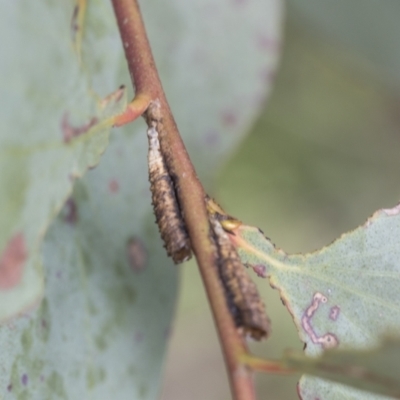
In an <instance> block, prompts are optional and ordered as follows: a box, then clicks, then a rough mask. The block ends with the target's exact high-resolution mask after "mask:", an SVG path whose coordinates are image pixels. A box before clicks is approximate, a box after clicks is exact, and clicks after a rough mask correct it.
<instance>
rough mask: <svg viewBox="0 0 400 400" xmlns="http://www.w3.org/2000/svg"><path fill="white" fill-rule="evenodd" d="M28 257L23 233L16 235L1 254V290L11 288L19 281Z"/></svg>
mask: <svg viewBox="0 0 400 400" xmlns="http://www.w3.org/2000/svg"><path fill="white" fill-rule="evenodd" d="M26 257H27V250H26V246H25V239H24V236H23V234H22V233H17V234H16V235H14V236H13V237H12V238H11V239H10V240H9V241H8V243H7V245H6V247H5V249H4V250H3V253H2V254H1V256H0V290H1V289H3V290H5V289H11V288H13V287H14V286H15V285H17V284H18V283H19V281H20V280H21V277H22V270H23V266H24V263H25V260H26Z"/></svg>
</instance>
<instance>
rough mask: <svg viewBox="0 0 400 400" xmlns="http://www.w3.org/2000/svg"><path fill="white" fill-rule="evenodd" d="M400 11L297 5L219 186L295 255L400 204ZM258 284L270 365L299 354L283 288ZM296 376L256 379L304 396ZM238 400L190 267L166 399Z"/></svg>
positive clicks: (240, 212) (263, 391) (399, 5)
mask: <svg viewBox="0 0 400 400" xmlns="http://www.w3.org/2000/svg"><path fill="white" fill-rule="evenodd" d="M384 5H385V6H384ZM399 15H400V2H397V1H395V2H393V1H386V0H385V1H382V2H373V1H370V0H368V1H367V0H364V1H355V0H354V1H352V2H347V1H328V0H327V1H315V0H308V1H305V2H301V1H297V0H292V1H291V2H289V3H288V6H287V18H286V26H285V40H284V43H283V48H282V51H283V54H282V60H281V66H280V68H279V71H278V74H277V76H276V82H275V87H274V90H273V93H272V96H271V97H270V99H269V100H268V102H267V104H266V105H265V109H264V112H263V114H262V115H261V116H260V117H259V119H258V121H256V122H255V124H254V127H253V129H252V131H251V132H250V134H249V135H248V137H247V138H246V140H245V141H244V142H243V143H242V144H241V146H240V148H238V149H237V152H236V153H235V154H234V155H233V157H232V158H231V160H230V162H229V163H228V164H227V165H226V167H225V168H224V169H223V171H221V173H220V175H219V177H218V180H217V182H216V184H215V186H214V187H213V188H210V192H211V193H212V194H213V195H214V196H215V197H216V199H218V201H219V202H220V203H221V204H222V205H223V207H224V208H225V209H226V210H227V211H228V212H229V213H230V214H232V215H234V216H236V217H238V218H239V219H241V220H243V221H244V222H245V223H247V224H250V225H256V226H258V227H260V228H261V229H262V230H263V231H264V232H265V234H266V235H267V236H268V237H270V238H271V239H272V241H273V242H274V243H275V244H276V245H277V246H278V247H281V248H283V249H284V250H285V251H286V252H289V253H293V252H309V251H313V250H316V249H318V248H320V247H322V246H324V245H327V244H329V243H330V242H332V241H333V240H334V239H335V238H337V237H338V236H340V234H341V233H344V232H346V231H349V230H353V229H354V228H356V227H357V226H358V225H360V224H362V223H364V221H365V220H366V219H367V217H368V216H370V215H371V214H372V213H373V212H374V211H375V210H377V209H379V208H386V207H391V206H394V205H395V204H396V203H397V202H398V201H399V198H400V182H399V175H400V174H399V172H400V157H399V156H398V154H399V149H400V96H399V88H400V27H399V26H398V25H399V24H398V16H399ZM252 276H253V277H254V275H252ZM255 279H256V281H257V283H258V284H259V287H260V290H261V292H262V294H263V295H264V297H265V302H266V304H267V310H268V313H269V315H270V317H271V319H272V324H273V333H272V336H271V338H270V339H269V340H268V341H267V342H264V343H260V344H254V345H253V344H252V346H251V347H252V349H253V350H254V352H255V353H256V354H259V355H263V356H265V357H270V358H273V357H279V356H280V355H281V353H282V351H283V350H284V349H285V348H288V347H292V348H301V347H302V343H300V341H299V339H298V337H297V333H296V329H295V327H294V324H293V322H292V320H291V318H290V315H289V313H288V312H287V310H286V309H285V307H284V306H283V305H282V303H281V302H280V299H279V294H278V292H277V291H274V290H272V289H271V288H270V287H269V285H268V282H267V281H266V280H263V279H259V278H255ZM297 380H298V376H294V377H276V376H268V375H259V376H257V390H258V393H259V399H265V400H278V399H288V400H291V399H297V398H298V397H297V394H296V382H297ZM230 398H231V397H230V393H229V387H228V382H227V378H226V374H225V367H224V364H223V361H222V358H221V352H220V348H219V344H218V340H217V337H216V334H215V329H214V326H213V321H212V318H211V315H210V311H209V306H208V303H207V299H206V297H205V294H204V290H203V286H202V282H201V280H200V277H199V274H198V271H197V267H196V266H195V264H194V263H193V262H191V263H189V264H187V265H185V266H183V268H182V285H181V293H180V300H179V304H178V309H177V318H176V321H175V325H174V331H173V335H172V340H171V343H170V346H169V355H168V359H167V364H166V372H165V381H164V384H163V391H162V400H225V399H226V400H228V399H230Z"/></svg>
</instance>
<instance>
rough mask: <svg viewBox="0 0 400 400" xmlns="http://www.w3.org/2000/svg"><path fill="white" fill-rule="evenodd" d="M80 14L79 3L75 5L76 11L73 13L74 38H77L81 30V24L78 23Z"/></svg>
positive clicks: (72, 27)
mask: <svg viewBox="0 0 400 400" xmlns="http://www.w3.org/2000/svg"><path fill="white" fill-rule="evenodd" d="M78 14H79V5H78V4H77V5H76V6H75V7H74V11H73V13H72V18H71V35H72V40H75V37H76V34H77V32H78V30H79V24H78Z"/></svg>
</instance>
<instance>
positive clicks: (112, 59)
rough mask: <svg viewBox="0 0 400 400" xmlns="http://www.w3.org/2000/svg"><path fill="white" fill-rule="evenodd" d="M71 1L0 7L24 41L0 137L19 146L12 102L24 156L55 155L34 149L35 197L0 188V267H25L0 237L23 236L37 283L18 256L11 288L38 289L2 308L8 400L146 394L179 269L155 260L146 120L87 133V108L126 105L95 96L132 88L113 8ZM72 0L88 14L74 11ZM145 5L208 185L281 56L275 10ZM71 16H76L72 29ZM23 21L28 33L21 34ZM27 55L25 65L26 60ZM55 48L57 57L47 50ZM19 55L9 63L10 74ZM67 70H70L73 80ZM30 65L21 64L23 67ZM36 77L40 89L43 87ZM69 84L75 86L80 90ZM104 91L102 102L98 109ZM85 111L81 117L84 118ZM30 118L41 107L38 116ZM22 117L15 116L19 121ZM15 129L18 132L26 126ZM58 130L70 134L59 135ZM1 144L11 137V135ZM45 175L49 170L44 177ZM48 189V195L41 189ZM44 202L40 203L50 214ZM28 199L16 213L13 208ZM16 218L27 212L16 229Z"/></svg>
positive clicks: (169, 89)
mask: <svg viewBox="0 0 400 400" xmlns="http://www.w3.org/2000/svg"><path fill="white" fill-rule="evenodd" d="M25 3H26V4H25ZM77 4H79V5H80V8H79V9H78V12H77V13H76V12H75V14H74V7H75V5H76V4H75V2H74V1H72V0H71V1H69V2H66V3H65V4H64V3H63V4H61V3H60V4H59V3H58V2H52V1H47V2H45V3H40V4H36V3H31V2H24V7H22V2H21V3H18V4H17V3H16V4H15V5H14V4H13V5H8V4H7V5H4V8H5V12H4V13H1V14H0V15H2V16H7V18H6V19H5V20H4V23H3V24H2V28H1V29H3V30H7V32H8V30H10V32H11V29H14V30H16V31H18V33H15V35H21V40H20V41H21V45H20V46H21V48H24V49H25V51H27V52H28V53H30V57H26V58H27V59H26V60H24V61H25V65H23V66H22V62H21V61H20V56H21V54H20V53H19V52H16V51H15V47H12V48H11V47H9V51H10V53H7V57H8V58H7V57H6V58H7V60H8V61H7V63H8V64H7V66H8V70H5V69H3V66H2V72H3V70H5V71H7V73H9V74H11V75H12V76H13V80H12V79H9V80H7V82H5V84H9V83H12V84H11V85H10V87H9V89H8V92H7V93H10V98H11V99H12V93H13V90H14V88H13V86H18V85H19V87H20V91H21V93H22V94H21V95H20V96H19V98H18V99H17V100H18V101H17V100H15V101H14V100H13V101H12V102H11V101H10V106H9V110H8V114H9V115H10V117H9V118H8V119H7V121H8V124H7V125H6V127H5V128H4V129H3V128H2V133H3V134H4V137H5V139H4V140H5V142H6V144H7V145H8V142H12V140H16V139H15V138H16V136H15V135H14V133H13V132H14V130H13V129H14V125H13V121H15V119H18V116H19V114H18V112H19V111H20V110H21V109H22V110H23V111H24V112H26V113H28V114H29V117H30V118H28V120H29V123H32V124H33V125H34V126H37V131H33V130H31V131H32V133H31V134H30V135H29V136H28V139H29V140H28V139H26V137H25V136H22V135H23V134H24V132H26V131H27V129H19V128H18V129H19V132H21V141H22V142H23V143H24V146H26V151H25V147H24V148H23V150H24V151H25V152H23V155H24V154H25V153H26V152H27V153H30V152H33V153H34V155H36V150H35V149H36V148H37V147H40V146H41V145H42V143H44V148H45V150H46V149H47V147H48V146H50V147H51V146H53V142H54V143H55V144H56V145H55V146H56V147H57V146H58V147H59V148H60V149H61V150H60V151H59V152H58V153H57V154H56V156H54V159H50V160H49V159H48V158H46V157H43V155H42V153H40V154H37V159H35V160H36V161H37V162H38V167H37V168H38V169H39V171H34V170H32V169H30V168H29V169H28V170H29V171H30V174H33V172H35V174H34V176H35V177H36V178H37V181H38V183H37V188H36V186H35V190H36V191H38V192H40V194H41V195H42V197H43V199H42V197H40V198H39V197H37V196H36V197H33V198H28V197H27V196H26V194H25V191H22V190H20V189H19V187H16V186H14V187H15V189H14V192H17V193H18V195H19V203H18V202H15V201H14V200H13V197H12V193H9V198H7V199H8V200H7V202H6V201H4V203H3V200H2V202H1V204H0V215H2V213H3V211H4V210H6V206H7V207H11V206H12V207H14V208H13V213H14V214H13V215H14V216H15V217H14V219H9V220H8V219H7V221H8V222H7V223H8V225H6V224H3V225H2V226H4V230H3V231H2V234H4V238H5V239H4V243H7V240H9V238H10V237H11V238H13V240H12V242H11V243H12V246H8V247H7V246H6V245H2V247H1V248H5V250H4V251H3V258H2V260H3V259H6V260H9V259H11V260H21V259H22V261H23V260H24V255H25V248H24V247H23V246H21V241H20V237H19V236H16V237H14V236H12V233H13V232H16V233H18V232H19V231H20V230H21V229H23V232H25V231H28V230H33V229H35V231H34V232H35V235H33V234H32V243H35V255H36V258H35V266H36V269H33V267H32V268H31V269H33V270H34V271H35V273H36V275H35V276H36V280H34V279H32V278H31V277H30V276H27V275H26V274H27V271H28V270H29V269H28V267H27V264H26V263H25V265H24V263H23V262H20V263H19V264H20V265H22V266H23V273H24V275H23V276H25V275H26V278H24V279H25V280H23V282H25V286H21V284H20V283H18V284H17V286H15V290H19V294H20V296H21V298H22V297H23V296H27V295H26V294H27V293H29V291H32V292H34V294H35V296H31V297H32V298H33V299H34V300H36V301H38V300H40V298H41V297H43V301H42V302H41V303H40V306H39V307H37V308H35V309H32V310H30V311H29V310H28V311H26V308H25V307H22V303H21V302H19V303H16V304H14V303H10V302H9V301H2V302H0V304H1V306H0V307H3V308H4V310H5V312H7V313H8V315H10V316H11V315H14V316H15V318H12V319H11V320H10V319H8V321H7V323H3V325H2V326H1V327H0V346H1V348H2V349H3V350H2V356H1V358H0V367H1V369H2V371H3V373H2V374H0V389H1V391H0V393H6V396H7V399H26V398H29V399H34V400H35V399H40V400H42V399H56V398H61V399H77V398H83V399H87V398H93V399H100V398H114V399H128V398H129V399H154V398H156V397H157V394H158V390H159V380H160V376H161V371H162V364H163V363H162V360H163V356H164V353H165V345H166V342H167V338H168V335H169V332H170V325H171V318H172V315H173V308H174V304H175V297H176V293H177V281H178V269H177V268H176V267H175V266H173V265H172V263H171V261H170V260H169V259H167V257H166V255H165V251H164V249H163V248H162V244H161V241H160V239H159V233H158V232H157V227H156V225H155V223H154V216H153V211H152V209H151V205H150V193H149V184H148V181H147V165H146V153H147V139H146V134H145V130H146V128H145V125H144V123H143V122H140V121H139V122H135V123H134V124H132V125H129V126H127V127H123V128H122V129H118V130H116V131H115V133H113V135H112V136H111V139H110V143H109V145H108V132H107V131H105V132H102V131H99V129H97V130H95V129H94V128H93V129H92V130H90V129H89V130H88V131H87V132H86V131H85V129H84V128H85V127H86V126H88V124H90V122H91V121H92V120H91V118H92V117H93V115H97V114H93V112H94V111H93V110H98V109H100V111H101V113H102V114H101V115H100V116H99V117H98V118H99V121H100V122H101V118H102V117H104V118H107V117H109V116H110V115H113V114H114V113H116V112H118V110H119V108H120V105H121V104H122V103H124V101H123V100H118V97H114V98H113V97H111V98H108V97H107V95H109V94H110V93H112V92H114V91H115V90H116V89H117V88H118V87H119V86H120V85H121V84H123V85H126V86H127V87H129V86H130V85H131V83H130V78H129V74H128V72H127V70H126V61H125V59H124V56H123V45H126V44H124V43H121V40H120V37H119V33H118V31H117V26H116V22H115V17H114V13H113V10H112V7H111V2H109V1H106V0H91V1H88V2H87V4H86V2H85V1H78V2H77ZM85 4H86V5H87V8H86V12H85V13H83V14H81V13H82V12H83V11H82V10H84V8H82V5H85ZM142 6H143V14H144V17H145V23H146V26H147V28H148V31H149V36H150V42H151V44H152V48H153V51H154V54H155V58H156V62H157V65H158V67H159V70H160V75H161V79H162V81H163V83H164V85H165V89H166V93H167V97H168V98H169V99H170V101H171V108H172V110H173V111H174V115H175V117H176V119H177V122H178V125H179V127H180V130H181V132H182V135H183V136H184V139H185V142H186V143H187V145H188V150H189V152H190V154H191V156H192V157H193V159H194V162H195V164H196V167H197V168H198V171H199V174H200V176H201V177H202V178H203V179H205V182H206V183H208V184H210V183H211V179H212V177H213V175H214V174H215V171H216V168H217V167H219V166H220V165H221V164H222V163H223V161H224V160H225V159H226V157H227V156H228V155H229V154H230V152H231V151H232V150H233V149H234V148H235V146H236V145H237V144H238V143H239V141H240V139H241V138H242V137H243V136H244V134H245V133H246V129H247V128H248V126H249V125H250V124H251V122H252V121H253V119H254V117H255V116H256V114H257V112H258V110H259V107H260V106H261V103H262V101H263V99H264V98H265V96H266V95H267V94H268V93H269V91H270V87H271V84H272V82H273V75H274V71H275V68H276V64H277V60H278V55H279V47H280V46H279V44H280V26H281V15H282V5H281V3H280V2H275V1H264V0H257V1H255V2H252V3H248V4H247V3H242V2H224V3H218V4H215V3H214V2H212V1H205V0H196V1H193V2H183V1H174V2H168V3H167V2H163V1H161V0H159V1H155V2H143V4H142ZM1 7H2V8H3V5H2V6H1ZM75 10H77V9H75ZM7 13H8V14H7ZM201 16H202V17H201ZM82 17H83V18H82ZM18 21H21V22H19V23H18ZM80 21H84V22H83V24H82V25H79V23H80ZM9 25H10V26H9ZM25 26H28V27H30V29H29V30H28V29H26V31H25ZM71 29H72V31H71ZM227 32H230V34H229V35H228V36H227V35H226V33H227ZM7 35H10V33H9V32H8V33H7ZM13 35H14V33H12V34H11V35H10V36H9V37H10V38H12V37H13ZM47 41H49V43H50V44H48V45H47ZM36 48H37V49H38V50H37V60H36V58H35V57H36V56H35V57H33V55H35V54H36V53H35V51H36V50H34V49H36ZM27 49H29V50H27ZM64 53H65V54H68V56H65V57H62V56H61V55H60V54H62V55H63V54H64ZM24 56H26V54H25V53H24V52H22V57H24ZM31 56H32V57H31ZM39 56H40V57H39ZM2 61H3V60H2ZM35 61H37V65H36V63H35ZM18 63H21V70H17V69H16V71H15V72H14V71H12V68H13V66H14V65H16V64H18ZM70 63H71V65H72V66H71V65H70ZM64 64H66V65H67V66H69V67H68V68H71V69H72V70H73V72H74V73H75V75H73V77H72V78H71V82H70V81H69V80H68V79H67V75H66V72H65V71H64ZM4 68H5V67H4ZM36 68H38V70H36ZM27 70H29V71H32V73H30V74H26V73H24V72H25V71H27ZM53 73H54V74H56V76H55V77H53V76H52V74H53ZM57 74H59V75H57ZM36 75H38V76H39V77H40V80H38V79H35V77H36ZM17 76H18V77H19V81H18V82H17ZM46 79H47V82H50V83H52V84H53V86H51V90H54V94H52V95H51V96H50V95H49V93H48V91H49V85H47V84H46ZM81 81H82V82H83V83H82V85H83V86H82V88H80V87H79V86H78V84H77V82H78V83H79V82H81ZM32 85H34V89H35V90H32V93H33V94H34V95H32V96H33V97H32V98H29V99H28V98H27V99H26V102H24V100H25V98H24V96H23V93H25V91H28V89H29V88H30V87H31V86H32ZM35 85H36V86H35ZM129 95H133V94H132V93H130V94H129ZM105 99H108V101H109V103H110V104H108V106H107V107H104V102H105ZM114 103H115V104H114ZM86 104H89V105H90V107H89V106H88V110H89V111H90V112H89V111H87V112H86V113H85V105H86ZM72 105H73V107H74V108H73V109H74V110H76V116H75V114H72V113H70V114H68V115H67V116H66V114H64V109H66V108H67V110H69V108H68V107H69V106H70V107H72ZM57 106H59V107H60V109H61V110H62V111H59V112H58V117H57V118H55V119H54V121H53V120H52V119H51V118H52V117H53V116H54V115H55V114H54V113H52V111H54V112H55V111H56V109H57ZM67 106H68V107H67ZM114 106H115V107H114ZM39 111H42V112H43V115H44V116H42V117H41V118H39V117H40V116H41V114H40V113H39ZM67 117H68V118H67ZM25 119H26V118H20V120H21V124H22V122H24V121H25ZM63 121H64V125H63ZM2 122H3V121H2ZM24 123H25V125H24V128H28V127H29V124H28V122H26V121H25V122H24ZM60 124H61V126H65V127H66V128H67V129H66V132H67V136H68V135H72V138H71V139H68V140H67V141H66V140H65V137H64V138H63V136H62V133H63V130H62V129H60ZM100 126H101V125H100ZM54 132H56V134H55V133H54ZM76 132H79V137H75V133H76ZM22 138H24V140H22ZM26 140H28V141H27V142H25V141H26ZM91 141H93V142H94V144H93V147H94V150H91V147H90V146H89V144H90V143H91ZM30 142H32V143H30ZM37 143H39V144H37ZM49 143H50V144H49ZM87 143H88V144H87ZM98 143H100V144H101V145H99V144H98ZM11 144H12V145H13V146H20V144H19V142H18V141H16V143H11ZM95 144H97V145H96V146H95ZM107 145H108V147H107ZM58 147H57V148H58ZM70 147H71V148H72V149H75V153H76V154H75V153H73V156H71V158H72V161H69V163H67V166H69V167H70V169H71V170H72V172H71V171H70V170H68V169H67V170H66V171H64V170H63V171H62V172H63V173H64V172H65V177H69V176H70V174H71V173H72V175H73V178H74V179H73V180H70V179H66V181H67V183H68V185H64V184H63V182H64V181H62V180H61V178H59V176H57V175H55V173H56V172H57V171H58V170H59V169H61V167H60V165H61V164H62V161H63V159H64V158H66V156H63V155H62V154H63V153H60V152H61V151H66V150H64V148H67V149H69V148H70ZM106 147H107V149H106ZM3 148H6V146H3ZM105 149H106V151H105V153H104V155H103V157H102V160H101V163H100V164H99V165H98V166H97V167H96V169H94V170H93V171H90V172H89V173H87V174H86V176H85V177H84V178H83V179H81V180H78V181H77V182H75V187H74V189H73V193H72V195H70V194H71V190H72V184H73V181H74V180H76V178H77V177H80V176H81V175H82V174H83V172H84V170H85V169H86V168H87V167H89V166H90V167H92V166H94V164H95V163H97V162H98V161H99V158H100V154H101V153H103V151H104V150H105ZM46 151H47V150H46ZM68 154H69V153H68ZM73 157H76V158H77V159H78V161H79V162H78V161H75V158H73ZM2 160H3V158H2ZM88 160H89V161H88ZM14 161H15V164H12V165H13V168H14V169H12V168H11V167H7V168H5V169H4V168H3V169H2V170H1V173H2V175H0V176H1V178H0V182H1V187H2V188H7V189H8V188H9V187H10V186H12V185H11V184H10V183H11V182H13V181H14V182H15V185H17V184H18V185H20V187H25V186H24V185H28V184H31V176H30V175H29V176H25V181H22V182H23V184H22V183H18V182H19V181H20V180H21V179H22V178H21V179H20V178H18V180H17V179H16V178H14V177H13V176H11V175H10V172H13V171H17V172H18V173H20V171H24V169H22V167H23V166H24V165H25V166H26V165H27V163H30V162H31V161H30V160H29V159H28V158H26V157H25V156H24V157H22V156H21V157H20V158H19V159H15V160H14V158H13V162H14ZM39 161H40V162H39ZM2 162H3V161H2ZM10 163H11V161H10ZM10 165H11V164H10ZM76 165H78V166H79V167H80V168H79V169H78V167H76ZM71 166H72V167H71ZM26 168H28V167H26ZM15 174H16V172H15ZM53 175H55V176H53ZM43 176H49V178H48V180H49V182H47V181H45V180H43ZM3 182H4V183H3ZM25 182H26V183H25ZM62 184H63V185H64V186H65V187H66V188H65V187H64V186H62ZM60 187H61V189H62V190H61V189H60ZM56 189H57V190H58V191H57V193H58V194H57V196H58V197H57V198H56V199H55V197H54V196H52V195H51V191H53V190H56ZM64 189H65V190H64ZM47 191H50V192H49V193H48V192H47ZM2 193H3V191H2ZM60 193H62V196H61V194H60ZM67 198H68V200H67V201H66V202H65V200H66V199H67ZM64 202H65V206H64V208H63V209H62V211H61V213H60V215H59V217H58V218H57V219H56V220H54V222H53V224H52V225H51V227H50V229H49V230H48V232H47V234H46V228H47V226H48V225H49V222H50V220H51V219H52V218H54V216H55V215H56V214H57V212H58V211H59V210H60V207H61V205H62V204H63V203H64ZM3 204H4V206H3ZM46 204H50V205H51V206H52V208H51V212H50V210H49V206H46ZM26 205H29V209H28V211H29V212H28V211H24V210H25V207H26ZM42 209H43V210H42ZM38 210H41V211H40V213H39V211H38ZM22 214H24V215H25V214H26V215H27V216H28V217H29V218H30V219H29V218H28V219H27V220H26V221H25V220H23V223H22V222H21V223H20V222H19V221H20V215H22ZM39 214H40V215H42V221H44V222H42V225H41V226H40V227H39V226H38V225H37V224H33V223H34V222H35V221H36V219H37V218H38V216H39ZM5 215H8V211H7V212H6V213H5ZM43 216H45V217H46V218H44V217H43ZM2 218H5V217H4V216H2ZM7 218H8V217H7ZM18 224H19V225H18ZM6 228H7V229H6ZM39 228H40V229H39ZM44 235H45V236H44ZM43 237H44V241H43V242H42V240H43ZM29 243H30V242H29ZM10 247H11V250H10ZM28 250H29V252H28V253H27V254H29V256H30V255H31V253H32V252H31V249H30V248H29V249H28ZM4 255H5V256H7V257H5V256H4ZM42 259H43V264H44V272H45V273H44V274H43V271H42ZM0 273H1V268H0ZM44 279H46V285H45V287H44V286H43V280H44ZM8 293H10V291H9V289H7V291H6V290H3V289H0V296H2V295H4V296H5V295H7V294H8ZM25 303H27V302H25ZM25 303H24V304H25ZM29 304H30V303H29ZM14 305H15V307H14ZM11 306H13V307H11Z"/></svg>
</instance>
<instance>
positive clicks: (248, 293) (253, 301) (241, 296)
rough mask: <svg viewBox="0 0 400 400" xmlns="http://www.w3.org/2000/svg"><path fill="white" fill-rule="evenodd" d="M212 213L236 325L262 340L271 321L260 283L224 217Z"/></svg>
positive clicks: (224, 279) (225, 284)
mask: <svg viewBox="0 0 400 400" xmlns="http://www.w3.org/2000/svg"><path fill="white" fill-rule="evenodd" d="M211 201H212V200H211ZM214 204H215V203H214ZM208 208H209V207H208ZM209 210H210V208H209ZM225 215H226V214H225ZM209 216H210V224H211V227H212V230H213V233H214V242H215V244H216V247H217V250H218V257H219V258H218V266H219V271H218V272H219V275H220V279H221V281H222V283H223V285H224V289H225V294H226V299H227V302H228V307H229V310H230V312H231V314H232V316H233V319H234V321H235V324H236V326H237V327H238V328H239V329H241V330H243V332H244V333H245V334H249V335H250V336H251V337H252V338H253V339H256V340H260V339H263V338H264V337H266V336H268V333H269V330H270V321H269V319H268V317H267V315H266V313H265V307H264V303H263V302H262V300H261V297H260V295H259V293H258V290H257V286H256V285H255V283H254V282H253V281H252V280H251V279H250V277H249V275H248V274H247V272H246V270H245V267H244V265H243V264H242V262H241V261H240V258H239V255H238V254H237V252H236V249H235V247H234V246H233V245H232V243H231V241H230V240H229V237H228V235H227V233H226V232H225V230H224V228H223V227H222V225H221V222H220V220H224V216H223V215H221V214H219V213H214V212H211V213H210V214H209Z"/></svg>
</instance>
